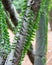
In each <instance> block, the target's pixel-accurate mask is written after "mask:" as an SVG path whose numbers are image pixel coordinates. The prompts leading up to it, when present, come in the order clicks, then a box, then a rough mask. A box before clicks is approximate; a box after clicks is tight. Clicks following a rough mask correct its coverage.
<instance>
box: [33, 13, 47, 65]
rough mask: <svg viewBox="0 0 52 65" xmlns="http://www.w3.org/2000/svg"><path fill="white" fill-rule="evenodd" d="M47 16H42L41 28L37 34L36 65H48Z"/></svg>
mask: <svg viewBox="0 0 52 65" xmlns="http://www.w3.org/2000/svg"><path fill="white" fill-rule="evenodd" d="M45 18H46V17H45V14H43V13H42V14H41V18H40V23H39V28H38V31H37V33H36V35H37V36H36V37H37V38H36V39H37V40H36V51H35V60H34V65H46V57H45V56H46V51H47V29H48V24H47V23H46V22H47V21H46V19H45Z"/></svg>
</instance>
